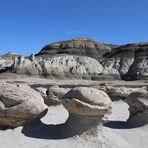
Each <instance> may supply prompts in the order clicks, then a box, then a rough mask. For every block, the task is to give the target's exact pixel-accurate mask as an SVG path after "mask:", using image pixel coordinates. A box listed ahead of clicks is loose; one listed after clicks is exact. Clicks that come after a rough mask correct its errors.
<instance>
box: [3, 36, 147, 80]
mask: <svg viewBox="0 0 148 148" xmlns="http://www.w3.org/2000/svg"><path fill="white" fill-rule="evenodd" d="M147 57H148V42H144V43H135V44H127V45H122V46H116V45H110V44H103V43H98V42H96V41H94V40H91V39H87V38H76V39H72V40H68V41H61V42H56V43H52V44H49V45H46V46H45V47H43V49H42V50H41V51H40V52H39V53H38V54H36V56H35V55H34V54H32V56H30V57H28V58H23V57H21V56H17V55H15V54H12V53H10V54H7V55H5V56H2V57H1V59H0V72H14V73H18V74H27V75H35V76H46V77H48V76H51V77H59V78H66V77H68V78H80V79H93V80H94V79H123V80H136V79H147V78H148V58H147Z"/></svg>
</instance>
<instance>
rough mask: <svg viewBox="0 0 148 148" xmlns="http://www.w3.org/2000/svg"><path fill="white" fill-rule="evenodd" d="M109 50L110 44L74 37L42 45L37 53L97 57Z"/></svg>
mask: <svg viewBox="0 0 148 148" xmlns="http://www.w3.org/2000/svg"><path fill="white" fill-rule="evenodd" d="M110 51H111V46H109V45H107V44H103V43H99V42H96V41H94V40H91V39H87V38H76V39H72V40H68V41H60V42H55V43H52V44H48V45H46V46H44V47H43V48H42V49H41V51H40V52H39V53H38V54H37V55H42V56H47V55H48V56H53V55H55V54H69V55H78V56H88V57H91V58H94V59H97V60H98V59H99V58H100V57H102V56H103V55H104V54H106V53H108V52H110Z"/></svg>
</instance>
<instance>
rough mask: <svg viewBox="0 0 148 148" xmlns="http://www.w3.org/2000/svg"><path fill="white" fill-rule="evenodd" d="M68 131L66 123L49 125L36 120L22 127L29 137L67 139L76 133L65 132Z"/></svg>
mask: <svg viewBox="0 0 148 148" xmlns="http://www.w3.org/2000/svg"><path fill="white" fill-rule="evenodd" d="M64 130H65V131H66V126H65V123H63V124H58V125H47V124H44V123H42V122H41V121H36V122H33V123H31V124H28V125H25V126H24V127H23V129H22V133H23V134H24V135H25V136H27V137H32V138H38V139H51V140H57V139H66V138H69V137H72V136H74V135H69V134H66V132H65V133H64Z"/></svg>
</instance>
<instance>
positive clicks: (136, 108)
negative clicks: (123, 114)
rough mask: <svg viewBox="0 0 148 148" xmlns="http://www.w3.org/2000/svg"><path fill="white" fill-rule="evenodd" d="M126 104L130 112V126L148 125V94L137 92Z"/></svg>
mask: <svg viewBox="0 0 148 148" xmlns="http://www.w3.org/2000/svg"><path fill="white" fill-rule="evenodd" d="M126 102H127V103H128V105H129V111H130V117H129V119H128V123H129V125H131V126H142V125H145V124H148V92H147V91H135V92H133V93H131V94H130V95H129V96H128V98H127V100H126Z"/></svg>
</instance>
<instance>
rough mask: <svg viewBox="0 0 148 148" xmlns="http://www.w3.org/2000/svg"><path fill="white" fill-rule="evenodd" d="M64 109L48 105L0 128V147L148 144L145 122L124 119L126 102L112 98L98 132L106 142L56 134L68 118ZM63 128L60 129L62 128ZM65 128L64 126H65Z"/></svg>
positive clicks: (130, 147)
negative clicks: (40, 113)
mask: <svg viewBox="0 0 148 148" xmlns="http://www.w3.org/2000/svg"><path fill="white" fill-rule="evenodd" d="M9 82H11V83H16V82H17V83H18V82H19V83H25V84H28V85H31V86H32V87H34V88H36V87H39V86H41V87H45V88H47V86H49V85H60V86H68V87H69V86H73V85H75V86H79V85H86V86H92V85H93V86H97V85H98V83H99V84H100V83H104V81H101V82H97V81H94V82H92V81H86V80H81V81H78V80H77V81H76V80H69V81H68V80H45V79H37V78H20V79H15V80H14V79H13V80H11V79H9ZM106 83H108V84H111V85H112V86H118V85H120V86H122V85H123V86H132V87H136V86H137V85H138V86H145V85H147V83H146V81H137V82H124V81H114V82H111V81H108V82H106ZM68 116H69V115H68V111H67V110H66V109H65V108H64V107H63V106H62V105H57V106H50V107H48V113H47V114H46V115H45V116H44V117H43V118H42V119H41V121H38V122H37V121H36V122H34V123H30V124H28V125H25V126H24V127H22V126H21V127H18V128H15V129H7V130H0V139H1V140H0V148H10V147H12V148H20V147H21V148H61V147H62V148H69V147H71V148H119V147H120V148H125V147H126V148H147V145H148V135H147V132H148V125H145V126H141V127H135V128H129V127H128V126H127V124H126V122H125V121H126V120H127V119H128V117H129V111H128V105H127V104H126V103H125V102H123V101H121V100H119V101H114V102H113V108H112V114H111V115H110V117H109V120H110V122H108V123H106V124H105V125H104V126H103V129H102V134H103V137H104V138H105V140H106V142H105V143H104V144H97V143H94V142H93V143H92V142H90V141H89V140H87V141H86V140H84V139H80V138H78V137H76V138H75V139H74V138H72V137H64V136H63V135H59V134H58V133H59V131H60V130H61V128H62V127H63V124H62V123H65V121H66V120H67V118H68ZM62 130H64V129H62ZM65 130H66V129H65Z"/></svg>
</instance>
